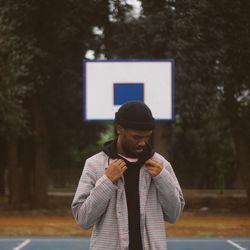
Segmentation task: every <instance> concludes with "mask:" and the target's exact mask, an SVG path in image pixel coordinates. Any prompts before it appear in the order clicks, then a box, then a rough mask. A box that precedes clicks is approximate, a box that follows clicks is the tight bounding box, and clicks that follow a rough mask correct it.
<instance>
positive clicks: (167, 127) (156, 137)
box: [153, 122, 172, 160]
mask: <svg viewBox="0 0 250 250" xmlns="http://www.w3.org/2000/svg"><path fill="white" fill-rule="evenodd" d="M171 127H172V125H171V124H170V123H163V122H158V123H156V126H155V129H154V134H153V146H154V150H155V151H156V152H157V153H159V154H161V155H162V156H164V157H166V158H167V159H168V160H171V149H170V143H169V141H170V134H171Z"/></svg>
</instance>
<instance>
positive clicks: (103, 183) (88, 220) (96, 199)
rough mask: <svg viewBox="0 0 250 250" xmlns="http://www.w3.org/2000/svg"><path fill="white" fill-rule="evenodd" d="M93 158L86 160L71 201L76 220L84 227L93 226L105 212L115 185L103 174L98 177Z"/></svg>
mask: <svg viewBox="0 0 250 250" xmlns="http://www.w3.org/2000/svg"><path fill="white" fill-rule="evenodd" d="M96 164H98V162H95V161H94V160H89V159H88V160H87V161H86V163H85V166H84V169H83V172H82V175H81V178H80V181H79V184H78V187H77V190H76V193H75V196H74V199H73V202H72V206H71V208H72V213H73V216H74V218H75V220H76V222H77V223H78V224H79V225H80V226H81V227H82V228H85V229H88V228H90V227H91V226H93V225H94V224H95V223H96V222H97V220H98V219H99V218H100V217H101V216H102V214H103V213H104V212H105V210H106V208H107V205H108V202H109V200H110V199H111V197H112V195H113V194H114V192H115V191H116V189H117V187H116V186H115V185H114V184H113V183H112V182H111V181H110V179H109V178H108V177H107V176H106V175H105V174H103V175H102V176H101V177H100V178H99V179H98V178H97V174H96V171H95V169H96V168H97V166H96Z"/></svg>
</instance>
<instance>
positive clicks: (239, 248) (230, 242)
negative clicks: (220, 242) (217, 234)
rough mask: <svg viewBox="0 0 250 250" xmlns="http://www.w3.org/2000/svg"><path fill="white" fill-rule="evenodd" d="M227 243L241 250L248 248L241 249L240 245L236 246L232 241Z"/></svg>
mask: <svg viewBox="0 0 250 250" xmlns="http://www.w3.org/2000/svg"><path fill="white" fill-rule="evenodd" d="M227 242H228V243H229V244H231V245H232V246H234V247H236V248H238V249H240V250H246V248H243V247H241V246H240V245H238V244H236V243H235V242H233V241H231V240H227Z"/></svg>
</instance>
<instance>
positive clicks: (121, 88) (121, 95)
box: [114, 83, 144, 105]
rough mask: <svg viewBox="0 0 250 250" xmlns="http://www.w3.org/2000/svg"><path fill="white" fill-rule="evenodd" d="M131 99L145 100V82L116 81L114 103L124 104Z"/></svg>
mask: <svg viewBox="0 0 250 250" xmlns="http://www.w3.org/2000/svg"><path fill="white" fill-rule="evenodd" d="M129 101H141V102H144V84H143V83H114V105H123V104H124V103H126V102H129Z"/></svg>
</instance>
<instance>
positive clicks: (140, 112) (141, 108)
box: [115, 102, 155, 131]
mask: <svg viewBox="0 0 250 250" xmlns="http://www.w3.org/2000/svg"><path fill="white" fill-rule="evenodd" d="M115 123H116V124H119V125H121V126H122V127H124V128H130V129H135V130H144V131H145V130H153V128H154V126H155V120H154V118H153V116H152V113H151V110H150V109H149V107H148V106H147V105H146V104H144V103H142V102H128V103H125V104H124V105H122V106H121V107H120V108H119V110H118V111H117V112H116V113H115Z"/></svg>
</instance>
